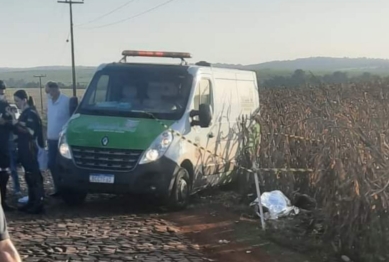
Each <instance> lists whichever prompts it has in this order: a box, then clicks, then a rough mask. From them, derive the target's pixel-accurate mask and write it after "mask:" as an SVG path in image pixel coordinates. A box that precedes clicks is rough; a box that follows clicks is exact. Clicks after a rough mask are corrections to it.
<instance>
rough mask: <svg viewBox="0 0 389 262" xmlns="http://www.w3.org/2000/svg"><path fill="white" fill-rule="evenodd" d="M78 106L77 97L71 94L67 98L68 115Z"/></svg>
mask: <svg viewBox="0 0 389 262" xmlns="http://www.w3.org/2000/svg"><path fill="white" fill-rule="evenodd" d="M77 106H78V97H76V96H73V97H71V98H70V100H69V113H70V115H73V113H74V112H75V111H76V109H77Z"/></svg>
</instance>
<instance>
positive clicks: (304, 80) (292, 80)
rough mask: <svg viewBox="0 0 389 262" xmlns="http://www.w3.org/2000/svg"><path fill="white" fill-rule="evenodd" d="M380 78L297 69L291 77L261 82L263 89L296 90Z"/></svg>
mask: <svg viewBox="0 0 389 262" xmlns="http://www.w3.org/2000/svg"><path fill="white" fill-rule="evenodd" d="M379 79H381V77H380V76H378V75H374V74H371V73H368V72H366V73H363V74H361V75H358V76H353V77H349V76H348V75H347V73H346V72H340V71H337V72H334V73H332V74H326V75H314V74H311V73H310V72H305V71H304V70H301V69H298V70H296V71H294V73H293V74H292V75H291V76H274V77H272V78H270V79H267V80H265V81H263V82H262V84H261V85H262V87H264V88H274V87H287V88H297V87H301V86H314V85H318V84H323V83H324V84H345V83H349V82H370V81H372V80H379ZM260 83H261V82H260Z"/></svg>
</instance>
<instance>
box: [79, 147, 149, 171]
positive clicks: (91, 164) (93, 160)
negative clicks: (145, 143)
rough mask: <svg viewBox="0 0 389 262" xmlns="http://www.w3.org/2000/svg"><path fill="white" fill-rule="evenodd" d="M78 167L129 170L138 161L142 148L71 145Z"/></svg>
mask: <svg viewBox="0 0 389 262" xmlns="http://www.w3.org/2000/svg"><path fill="white" fill-rule="evenodd" d="M72 153H73V157H74V162H75V164H76V165H77V166H78V167H81V168H87V169H100V170H109V171H130V170H132V169H134V167H135V165H136V164H137V163H138V160H139V158H140V156H141V155H142V153H143V151H142V150H127V149H112V148H94V147H79V146H72Z"/></svg>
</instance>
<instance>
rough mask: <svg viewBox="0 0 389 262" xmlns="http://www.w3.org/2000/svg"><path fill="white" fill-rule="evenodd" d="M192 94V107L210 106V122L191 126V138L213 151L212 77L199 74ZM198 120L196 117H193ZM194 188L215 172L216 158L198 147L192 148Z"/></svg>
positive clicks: (196, 108) (195, 108)
mask: <svg viewBox="0 0 389 262" xmlns="http://www.w3.org/2000/svg"><path fill="white" fill-rule="evenodd" d="M194 92H195V93H194V96H193V108H192V109H194V110H199V107H200V104H207V105H210V106H211V108H212V114H213V116H212V123H211V125H210V126H209V127H206V128H201V127H199V126H193V127H192V134H191V136H190V137H191V139H192V141H193V142H195V143H196V144H198V145H199V146H201V147H203V148H205V149H207V150H209V151H211V152H213V153H214V151H215V141H216V140H215V139H216V138H215V136H214V134H213V133H212V129H213V126H214V125H215V123H216V122H215V119H214V111H215V110H214V97H213V83H212V78H211V77H210V76H208V75H201V77H200V78H199V80H198V82H197V84H196V88H195V91H194ZM194 120H198V117H197V116H196V117H194ZM194 155H195V157H194V159H195V161H194V163H193V164H194V169H195V174H194V181H193V185H194V190H197V189H201V188H203V187H204V186H206V185H207V184H208V182H207V180H208V179H209V178H208V177H209V176H211V175H213V174H215V167H216V160H215V157H214V156H213V155H212V154H210V153H208V152H207V151H205V150H201V149H200V148H199V147H197V148H194Z"/></svg>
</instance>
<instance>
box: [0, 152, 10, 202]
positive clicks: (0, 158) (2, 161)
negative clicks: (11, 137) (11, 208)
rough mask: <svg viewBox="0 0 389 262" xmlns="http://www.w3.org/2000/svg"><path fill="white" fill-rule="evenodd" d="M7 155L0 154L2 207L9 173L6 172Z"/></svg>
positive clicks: (5, 196)
mask: <svg viewBox="0 0 389 262" xmlns="http://www.w3.org/2000/svg"><path fill="white" fill-rule="evenodd" d="M7 153H8V152H7ZM7 153H6V152H0V192H1V204H2V205H3V206H4V203H5V200H6V198H7V183H8V179H9V173H8V171H7V170H6V169H7V168H8V167H9V155H8V154H7Z"/></svg>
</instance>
